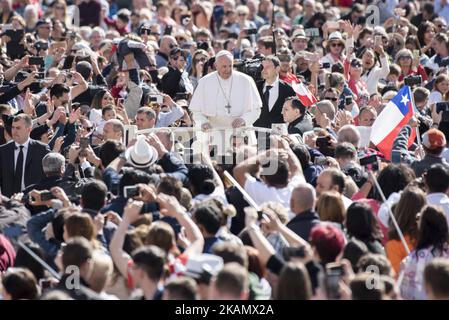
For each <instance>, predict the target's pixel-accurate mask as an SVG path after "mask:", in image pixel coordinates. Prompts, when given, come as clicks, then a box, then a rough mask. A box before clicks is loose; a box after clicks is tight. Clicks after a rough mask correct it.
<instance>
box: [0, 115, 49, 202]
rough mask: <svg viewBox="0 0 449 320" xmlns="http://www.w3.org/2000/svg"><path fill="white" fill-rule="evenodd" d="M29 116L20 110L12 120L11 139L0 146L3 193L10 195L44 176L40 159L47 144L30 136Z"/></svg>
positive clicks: (0, 171) (46, 151)
mask: <svg viewBox="0 0 449 320" xmlns="http://www.w3.org/2000/svg"><path fill="white" fill-rule="evenodd" d="M32 127H33V125H32V120H31V117H30V116H29V115H27V114H24V113H22V114H19V115H17V116H15V117H14V120H13V123H12V139H13V141H11V142H9V143H7V144H4V145H2V146H1V147H0V165H1V169H0V186H1V192H2V194H3V195H4V196H7V197H11V196H12V195H13V194H15V193H19V192H21V191H22V190H24V189H25V188H26V187H28V186H29V185H31V184H34V183H38V182H39V181H40V180H41V179H42V177H43V176H44V172H43V169H42V159H43V158H44V156H45V155H46V154H47V153H49V152H50V148H49V147H48V145H46V144H43V143H41V142H39V141H36V140H33V139H30V133H31V129H32Z"/></svg>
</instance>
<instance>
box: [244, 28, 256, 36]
mask: <svg viewBox="0 0 449 320" xmlns="http://www.w3.org/2000/svg"><path fill="white" fill-rule="evenodd" d="M245 31H246V34H247V35H251V34H257V29H256V28H250V29H245Z"/></svg>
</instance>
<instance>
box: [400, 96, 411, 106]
mask: <svg viewBox="0 0 449 320" xmlns="http://www.w3.org/2000/svg"><path fill="white" fill-rule="evenodd" d="M409 101H410V100H409V99H408V97H407V95H405V96H402V100H401V102H402V103H403V104H404V106H406V105H407V103H408V102H409Z"/></svg>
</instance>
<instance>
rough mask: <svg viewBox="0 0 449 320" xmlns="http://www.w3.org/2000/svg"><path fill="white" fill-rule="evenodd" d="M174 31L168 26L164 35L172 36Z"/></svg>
mask: <svg viewBox="0 0 449 320" xmlns="http://www.w3.org/2000/svg"><path fill="white" fill-rule="evenodd" d="M172 30H173V26H166V27H165V30H164V35H166V36H170V35H171V33H172Z"/></svg>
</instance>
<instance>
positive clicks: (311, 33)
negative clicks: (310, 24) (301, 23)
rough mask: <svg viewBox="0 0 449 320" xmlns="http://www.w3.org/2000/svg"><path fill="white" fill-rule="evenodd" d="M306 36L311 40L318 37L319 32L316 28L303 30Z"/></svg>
mask: <svg viewBox="0 0 449 320" xmlns="http://www.w3.org/2000/svg"><path fill="white" fill-rule="evenodd" d="M304 32H305V34H306V36H308V37H310V38H313V37H318V36H319V35H320V30H319V29H318V28H308V29H305V30H304Z"/></svg>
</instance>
